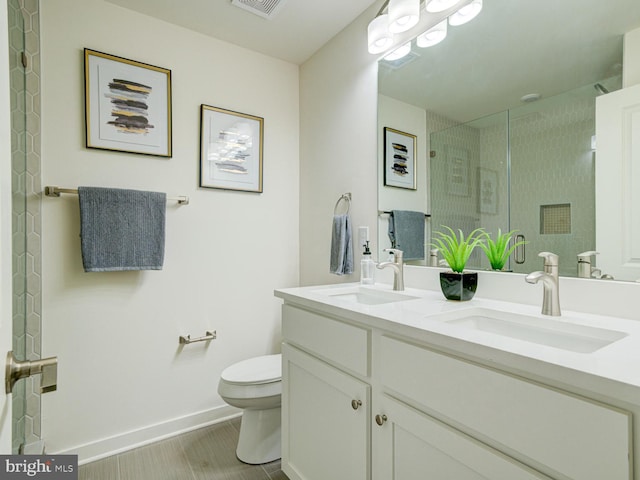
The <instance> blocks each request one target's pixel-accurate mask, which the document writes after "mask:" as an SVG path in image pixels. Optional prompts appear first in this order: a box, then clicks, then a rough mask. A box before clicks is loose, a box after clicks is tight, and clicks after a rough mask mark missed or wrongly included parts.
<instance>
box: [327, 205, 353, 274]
mask: <svg viewBox="0 0 640 480" xmlns="http://www.w3.org/2000/svg"><path fill="white" fill-rule="evenodd" d="M351 243H352V242H351V220H350V219H349V215H346V214H344V215H334V216H333V230H332V232H331V262H330V272H331V273H335V274H336V275H350V274H352V273H353V246H352V244H351Z"/></svg>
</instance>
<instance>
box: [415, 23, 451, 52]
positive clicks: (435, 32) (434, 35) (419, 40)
mask: <svg viewBox="0 0 640 480" xmlns="http://www.w3.org/2000/svg"><path fill="white" fill-rule="evenodd" d="M446 36H447V19H446V18H445V19H444V20H443V21H441V22H440V23H439V24H437V25H436V26H435V27H432V28H430V29H429V30H427V31H426V32H424V33H421V34H420V35H418V36H417V37H416V45H418V46H419V47H420V48H427V47H433V46H434V45H437V44H438V43H440V42H441V41H442V40H444V39H445V37H446Z"/></svg>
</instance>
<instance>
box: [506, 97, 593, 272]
mask: <svg viewBox="0 0 640 480" xmlns="http://www.w3.org/2000/svg"><path fill="white" fill-rule="evenodd" d="M594 133H595V107H594V99H593V98H587V99H578V100H574V101H570V102H559V104H558V105H557V106H552V107H550V108H544V109H543V110H541V111H540V112H536V113H535V114H530V115H528V116H525V117H523V118H521V119H518V118H516V119H512V121H511V137H510V140H511V172H512V175H511V178H512V184H511V214H512V218H514V219H518V223H517V224H516V223H513V224H512V227H513V228H517V229H519V230H520V231H521V232H522V233H523V234H524V235H525V236H526V238H527V240H529V241H530V242H531V243H530V244H529V245H527V248H528V252H527V253H528V254H527V258H526V262H525V263H524V264H522V265H519V266H518V268H517V271H519V272H530V271H533V270H537V269H540V267H541V265H542V260H541V259H540V258H538V257H537V253H538V252H540V251H551V252H554V253H556V254H558V255H559V256H560V274H561V275H568V276H575V274H576V255H577V254H578V253H581V252H584V251H587V250H594V249H595V222H594V218H595V194H594V188H595V187H594V181H595V178H594V158H595V155H594V153H593V152H592V150H591V136H592V135H593V134H594ZM555 204H570V205H571V233H569V234H542V233H541V232H540V207H541V206H542V205H555ZM533 246H535V247H534V248H535V250H536V251H532V247H533Z"/></svg>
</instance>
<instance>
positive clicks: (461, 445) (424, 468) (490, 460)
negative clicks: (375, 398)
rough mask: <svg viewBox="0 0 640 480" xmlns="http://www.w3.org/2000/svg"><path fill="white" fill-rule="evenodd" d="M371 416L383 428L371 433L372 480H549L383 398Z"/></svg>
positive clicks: (462, 435) (418, 413) (420, 413)
mask: <svg viewBox="0 0 640 480" xmlns="http://www.w3.org/2000/svg"><path fill="white" fill-rule="evenodd" d="M374 414H377V415H380V417H381V418H380V417H378V418H377V420H380V421H381V422H382V425H378V424H377V423H374V425H373V432H372V441H373V472H374V474H373V479H374V480H416V479H425V480H430V479H433V480H541V479H547V480H548V479H549V477H547V476H545V475H542V474H540V473H538V472H536V471H534V470H532V469H530V468H528V467H526V466H525V465H522V464H521V463H519V462H517V461H515V460H514V459H512V458H509V457H507V456H506V455H504V454H502V453H500V452H498V451H497V450H494V449H493V448H491V447H489V446H487V445H484V444H483V443H481V442H479V441H477V440H475V439H473V438H472V437H469V436H467V435H465V434H463V433H462V432H460V431H458V430H455V429H453V428H451V427H449V426H447V425H445V424H444V423H441V422H439V421H438V420H435V419H434V418H432V417H429V416H428V415H426V414H424V413H422V412H420V411H418V410H415V409H413V408H411V407H409V406H407V405H405V404H403V403H400V402H398V401H397V400H394V399H392V398H391V397H388V396H386V395H383V396H381V399H380V402H376V405H375V409H374ZM383 415H384V417H382V416H383ZM382 419H384V420H382Z"/></svg>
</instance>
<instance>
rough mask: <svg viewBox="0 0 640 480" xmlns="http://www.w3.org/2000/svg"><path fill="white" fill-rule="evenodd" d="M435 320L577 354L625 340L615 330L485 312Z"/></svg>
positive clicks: (485, 310)
mask: <svg viewBox="0 0 640 480" xmlns="http://www.w3.org/2000/svg"><path fill="white" fill-rule="evenodd" d="M560 318H561V317H560ZM438 319H439V320H442V321H445V322H447V323H449V324H451V325H458V326H460V327H464V328H468V329H472V330H476V331H482V332H486V333H491V334H494V335H500V336H502V337H509V338H514V339H518V340H524V341H526V342H532V343H537V344H539V345H547V346H550V347H555V348H560V349H562V350H569V351H572V352H578V353H593V352H595V351H596V350H599V349H601V348H603V347H606V346H607V345H610V344H612V343H613V342H616V341H618V340H620V339H622V338H624V337H626V336H627V334H626V333H624V332H618V331H615V330H607V329H604V328H597V327H588V326H586V325H576V324H574V323H567V322H563V321H562V320H560V319H551V318H550V319H547V318H540V317H533V316H528V315H521V314H516V313H510V312H504V311H500V310H492V309H487V308H472V309H468V310H462V311H458V312H452V313H449V314H444V315H442V316H440V317H438Z"/></svg>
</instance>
